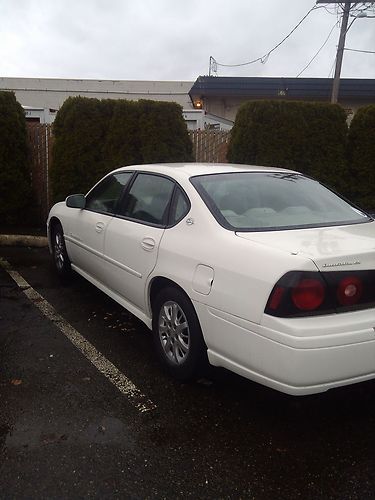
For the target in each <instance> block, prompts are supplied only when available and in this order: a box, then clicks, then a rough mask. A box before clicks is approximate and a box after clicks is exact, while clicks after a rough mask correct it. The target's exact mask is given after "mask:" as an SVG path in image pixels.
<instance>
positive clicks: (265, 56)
mask: <svg viewBox="0 0 375 500" xmlns="http://www.w3.org/2000/svg"><path fill="white" fill-rule="evenodd" d="M321 8H322V7H317V6H316V5H314V6H313V7H312V8H311V9H310V10H309V11H308V12H307V14H305V15H304V16H303V18H302V19H301V20H300V21H299V22H298V24H296V26H295V27H294V28H293V29H292V31H290V33H288V35H286V36H285V37H284V38H283V39H282V40H281V42H279V43H278V44H277V45H275V47H273V48H272V49H271V50H269V51H268V52H266V53H265V54H264V55H263V56H261V57H257V58H256V59H253V60H252V61H247V62H245V63H241V64H223V63H219V62H217V61H216V60H215V59H214V58H213V57H212V56H211V57H210V63H214V64H215V65H216V66H222V67H225V68H238V67H240V66H248V65H249V64H254V63H256V62H261V63H263V64H265V63H266V62H267V59H268V58H269V56H270V55H271V54H272V52H274V51H275V50H276V49H278V48H279V47H280V45H282V44H283V43H284V42H285V41H286V40H287V39H288V38H289V37H290V36H291V35H292V34H293V33H294V32H295V31H296V30H297V29H298V28H299V27H300V26H301V24H302V23H303V21H304V20H305V19H306V18H307V17H308V16H309V15H310V14H311V12H312V11H313V10H317V9H321ZM210 74H211V64H210Z"/></svg>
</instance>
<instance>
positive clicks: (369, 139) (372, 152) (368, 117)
mask: <svg viewBox="0 0 375 500" xmlns="http://www.w3.org/2000/svg"><path fill="white" fill-rule="evenodd" d="M347 156H348V161H349V172H350V177H351V179H352V181H351V189H350V191H351V192H350V196H351V198H352V199H353V200H354V201H355V202H356V203H358V204H359V205H360V206H361V207H362V208H364V209H368V210H375V105H374V104H372V105H370V106H365V107H363V108H360V109H359V110H358V111H357V113H356V114H355V115H354V118H353V120H352V123H351V125H350V130H349V137H348V154H347Z"/></svg>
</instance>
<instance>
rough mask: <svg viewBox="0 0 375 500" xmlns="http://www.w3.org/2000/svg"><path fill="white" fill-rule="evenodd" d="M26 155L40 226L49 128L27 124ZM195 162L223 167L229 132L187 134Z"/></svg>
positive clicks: (47, 202) (45, 202) (45, 207)
mask: <svg viewBox="0 0 375 500" xmlns="http://www.w3.org/2000/svg"><path fill="white" fill-rule="evenodd" d="M27 131H28V138H29V145H30V154H31V166H32V167H31V174H32V188H33V194H34V203H35V207H34V212H35V218H36V219H37V220H39V221H41V222H44V221H45V220H46V218H47V215H48V211H49V209H50V206H51V196H50V194H51V193H50V188H49V175H48V173H49V167H50V165H51V152H52V147H53V134H52V125H45V124H41V123H28V124H27ZM189 137H190V139H191V141H192V143H193V154H194V158H195V161H199V162H208V163H226V161H227V159H226V155H227V149H228V143H229V137H230V132H228V131H219V130H191V131H189Z"/></svg>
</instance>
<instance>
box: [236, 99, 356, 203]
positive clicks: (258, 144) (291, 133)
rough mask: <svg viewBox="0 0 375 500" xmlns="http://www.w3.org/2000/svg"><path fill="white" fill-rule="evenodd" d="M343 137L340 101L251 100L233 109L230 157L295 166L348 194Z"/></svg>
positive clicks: (344, 126)
mask: <svg viewBox="0 0 375 500" xmlns="http://www.w3.org/2000/svg"><path fill="white" fill-rule="evenodd" d="M346 139H347V124H346V113H345V111H344V110H343V109H342V108H341V107H340V106H338V105H332V104H322V103H307V102H295V101H250V102H247V103H245V104H243V105H242V106H241V108H240V109H239V111H238V113H237V117H236V121H235V124H234V127H233V129H232V133H231V140H230V144H229V149H228V159H229V161H231V162H235V163H249V164H254V165H264V166H279V167H284V168H290V169H292V170H297V171H299V172H302V173H304V174H306V175H309V176H312V177H315V178H316V179H318V180H320V181H321V182H324V183H326V184H327V185H329V186H331V187H332V188H334V189H337V190H338V191H340V192H342V193H344V194H347V192H348V188H349V187H348V175H347V168H346V160H345V148H346Z"/></svg>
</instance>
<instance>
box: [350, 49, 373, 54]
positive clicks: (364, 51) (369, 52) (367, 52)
mask: <svg viewBox="0 0 375 500" xmlns="http://www.w3.org/2000/svg"><path fill="white" fill-rule="evenodd" d="M344 50H349V51H350V52H362V53H363V54H375V51H374V50H359V49H347V48H345V49H344Z"/></svg>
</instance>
